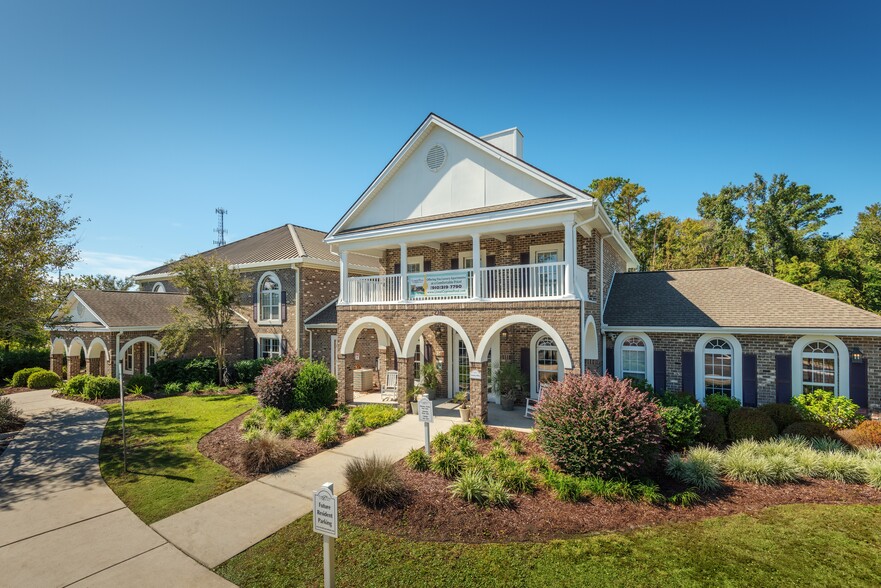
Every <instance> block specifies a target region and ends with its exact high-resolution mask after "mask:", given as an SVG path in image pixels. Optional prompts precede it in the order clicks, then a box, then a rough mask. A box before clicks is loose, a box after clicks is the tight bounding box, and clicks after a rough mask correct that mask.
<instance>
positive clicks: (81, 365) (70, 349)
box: [67, 337, 86, 378]
mask: <svg viewBox="0 0 881 588" xmlns="http://www.w3.org/2000/svg"><path fill="white" fill-rule="evenodd" d="M85 368H86V344H85V343H84V342H83V340H82V339H80V338H79V337H74V338H73V340H72V341H71V342H70V345H68V346H67V377H68V378H72V377H74V376H78V375H80V374H81V373H83V370H85Z"/></svg>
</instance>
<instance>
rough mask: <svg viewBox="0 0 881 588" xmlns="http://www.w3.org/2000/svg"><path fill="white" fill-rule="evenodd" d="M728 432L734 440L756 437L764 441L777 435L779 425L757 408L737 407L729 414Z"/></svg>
mask: <svg viewBox="0 0 881 588" xmlns="http://www.w3.org/2000/svg"><path fill="white" fill-rule="evenodd" d="M728 432H729V433H730V434H731V440H732V441H738V440H740V439H755V440H757V441H764V440H766V439H770V438H771V437H776V436H777V425H775V424H774V421H772V420H771V417H769V416H768V415H766V414H765V413H763V412H761V411H759V410H758V409H757V408H737V409H735V410H732V411H731V414H730V415H728Z"/></svg>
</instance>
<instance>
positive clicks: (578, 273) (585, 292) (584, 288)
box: [575, 265, 595, 302]
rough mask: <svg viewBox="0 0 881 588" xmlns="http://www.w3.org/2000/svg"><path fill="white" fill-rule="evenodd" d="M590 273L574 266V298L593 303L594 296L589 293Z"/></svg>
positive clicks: (578, 266) (585, 269)
mask: <svg viewBox="0 0 881 588" xmlns="http://www.w3.org/2000/svg"><path fill="white" fill-rule="evenodd" d="M590 278H591V275H590V272H589V271H588V270H587V268H584V267H581V266H580V265H576V266H575V296H576V297H577V298H580V299H581V300H590V301H591V302H595V300H594V298H595V296H594V294H593V293H592V292H591V291H590V287H591V283H590Z"/></svg>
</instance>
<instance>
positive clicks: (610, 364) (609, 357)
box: [606, 347, 615, 376]
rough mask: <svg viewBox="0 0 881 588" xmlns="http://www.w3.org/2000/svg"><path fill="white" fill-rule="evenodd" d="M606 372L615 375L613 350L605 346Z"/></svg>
mask: <svg viewBox="0 0 881 588" xmlns="http://www.w3.org/2000/svg"><path fill="white" fill-rule="evenodd" d="M606 373H607V374H609V375H610V376H614V375H615V350H614V349H613V348H611V347H606Z"/></svg>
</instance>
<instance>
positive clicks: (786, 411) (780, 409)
mask: <svg viewBox="0 0 881 588" xmlns="http://www.w3.org/2000/svg"><path fill="white" fill-rule="evenodd" d="M759 410H760V411H762V412H763V413H765V414H766V415H768V416H769V417H771V420H772V421H774V424H775V425H777V429H778V430H780V431H782V430H783V429H785V428H786V427H788V426H789V425H791V424H793V423H798V422H801V421H803V420H805V419H804V418H802V416H801V413H800V412H799V410H798V409H797V408H796V407H794V406H793V405H791V404H780V403H776V402H775V403H772V404H763V405H762V406H760V407H759Z"/></svg>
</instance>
